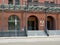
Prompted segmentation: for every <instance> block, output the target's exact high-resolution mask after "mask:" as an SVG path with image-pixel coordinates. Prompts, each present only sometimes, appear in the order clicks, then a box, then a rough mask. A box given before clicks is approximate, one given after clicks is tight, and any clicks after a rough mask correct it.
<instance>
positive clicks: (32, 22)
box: [27, 16, 38, 30]
mask: <svg viewBox="0 0 60 45" xmlns="http://www.w3.org/2000/svg"><path fill="white" fill-rule="evenodd" d="M27 27H28V30H38V19H37V17H35V16H30V17H29V18H28V25H27Z"/></svg>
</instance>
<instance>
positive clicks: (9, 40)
mask: <svg viewBox="0 0 60 45" xmlns="http://www.w3.org/2000/svg"><path fill="white" fill-rule="evenodd" d="M47 41H59V42H60V36H49V37H47V36H46V37H42V36H41V37H0V43H18V42H20V43H21V42H47Z"/></svg>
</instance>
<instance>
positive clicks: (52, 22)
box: [47, 16, 55, 30]
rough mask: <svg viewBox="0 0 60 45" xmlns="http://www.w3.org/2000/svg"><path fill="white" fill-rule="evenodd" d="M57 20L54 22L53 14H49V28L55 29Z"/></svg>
mask: <svg viewBox="0 0 60 45" xmlns="http://www.w3.org/2000/svg"><path fill="white" fill-rule="evenodd" d="M54 23H55V22H54V19H53V17H51V16H48V17H47V29H48V30H54V25H55V24H54Z"/></svg>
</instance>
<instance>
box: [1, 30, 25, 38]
mask: <svg viewBox="0 0 60 45" xmlns="http://www.w3.org/2000/svg"><path fill="white" fill-rule="evenodd" d="M12 36H15V37H17V36H25V32H24V31H20V30H7V31H3V32H1V31H0V37H12Z"/></svg>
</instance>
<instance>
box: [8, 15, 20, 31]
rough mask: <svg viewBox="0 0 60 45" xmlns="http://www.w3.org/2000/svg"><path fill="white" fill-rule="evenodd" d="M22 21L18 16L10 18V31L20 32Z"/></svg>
mask: <svg viewBox="0 0 60 45" xmlns="http://www.w3.org/2000/svg"><path fill="white" fill-rule="evenodd" d="M19 27H20V20H19V18H18V17H17V16H16V15H12V16H10V17H9V18H8V30H19V29H20V28H19Z"/></svg>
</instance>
